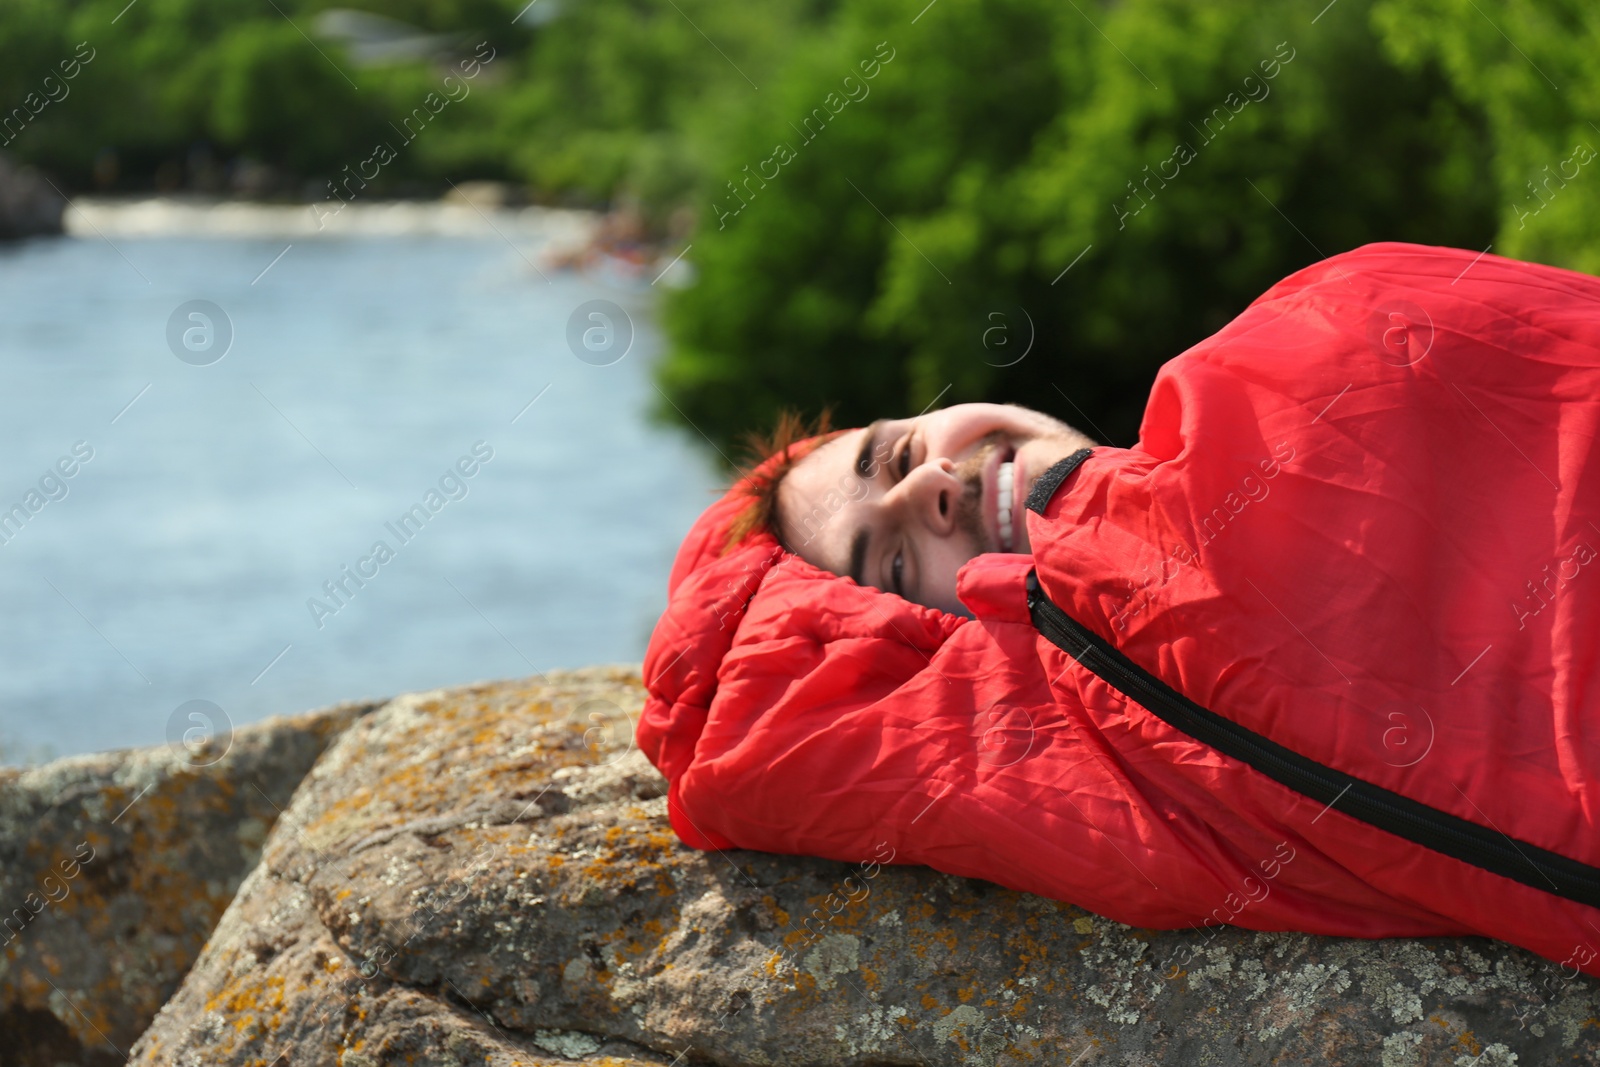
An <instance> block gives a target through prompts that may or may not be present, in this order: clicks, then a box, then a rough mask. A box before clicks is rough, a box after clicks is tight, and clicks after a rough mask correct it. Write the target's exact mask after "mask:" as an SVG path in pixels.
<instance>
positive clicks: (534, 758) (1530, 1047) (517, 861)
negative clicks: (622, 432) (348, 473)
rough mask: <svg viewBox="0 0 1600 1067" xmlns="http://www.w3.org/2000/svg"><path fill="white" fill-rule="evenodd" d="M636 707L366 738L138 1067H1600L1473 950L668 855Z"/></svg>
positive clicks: (503, 690) (424, 710)
mask: <svg viewBox="0 0 1600 1067" xmlns="http://www.w3.org/2000/svg"><path fill="white" fill-rule="evenodd" d="M642 703H643V691H642V689H641V688H640V684H639V680H638V676H637V673H636V672H635V671H634V670H632V669H626V668H590V669H587V670H582V671H571V672H561V673H554V672H553V673H552V674H551V675H550V676H549V678H548V679H546V680H544V681H540V682H532V681H529V682H506V683H497V684H488V685H477V686H469V687H464V688H461V689H455V690H447V691H438V692H433V693H425V694H415V695H413V696H410V697H405V698H401V699H398V700H395V701H392V702H391V703H390V704H389V705H387V706H386V707H384V708H383V709H380V710H379V711H377V712H375V713H374V714H372V715H371V716H369V717H367V718H366V719H364V720H363V721H361V722H360V723H358V724H357V725H356V726H354V727H353V728H352V729H351V730H350V731H348V732H347V733H346V734H345V735H344V736H343V737H342V738H341V739H340V740H339V742H338V743H337V744H336V745H335V746H334V747H333V748H332V749H330V751H329V752H328V753H327V754H326V755H325V756H324V757H323V758H322V760H320V761H319V762H318V764H317V766H316V767H315V768H314V770H313V771H312V773H311V774H310V775H309V776H308V778H307V780H306V782H305V783H304V785H303V786H302V788H301V790H300V791H299V793H297V794H296V797H295V801H294V804H293V805H292V806H291V807H290V809H289V810H288V812H287V813H286V814H285V816H284V818H283V819H281V820H280V822H279V824H278V826H277V827H276V828H275V829H274V831H273V832H272V835H271V837H270V838H269V840H268V843H267V847H266V850H265V852H264V855H263V860H262V864H261V866H260V867H258V868H257V870H256V871H255V872H254V873H253V874H252V875H251V876H250V878H249V879H248V880H247V881H246V883H245V885H244V886H243V887H241V889H240V891H239V894H238V896H237V898H236V899H235V900H234V902H233V904H232V905H231V906H230V907H229V910H228V912H227V913H226V914H225V915H224V917H223V919H222V922H221V923H220V924H219V926H218V928H217V930H216V932H215V934H214V935H213V937H212V939H211V941H210V943H209V944H208V945H207V947H206V950H205V952H204V953H203V954H202V956H201V958H200V960H199V961H198V962H197V963H196V964H195V966H194V968H193V970H192V971H191V973H190V975H189V977H188V978H187V979H186V980H185V982H184V984H183V987H182V988H181V989H180V990H179V992H178V994H177V995H176V996H174V997H173V998H172V1000H171V1001H170V1002H169V1004H168V1005H167V1007H166V1008H164V1009H163V1010H162V1012H161V1014H160V1016H159V1017H158V1018H157V1019H156V1021H155V1023H154V1024H153V1025H152V1026H151V1028H150V1030H149V1031H148V1032H147V1033H146V1034H145V1036H144V1037H143V1038H142V1039H141V1040H140V1041H139V1043H138V1046H137V1048H136V1049H135V1050H134V1062H136V1063H142V1064H168V1063H180V1064H186V1063H196V1064H198V1063H205V1064H208V1065H209V1064H224V1065H226V1064H239V1065H244V1064H262V1063H267V1064H272V1063H274V1062H275V1061H274V1059H273V1057H274V1056H278V1055H281V1054H283V1050H285V1049H292V1056H291V1058H290V1060H288V1061H287V1062H292V1063H294V1064H296V1065H300V1064H306V1065H313V1067H315V1065H322V1064H328V1065H333V1064H345V1065H349V1064H352V1063H354V1064H361V1063H369V1062H370V1063H388V1062H395V1061H397V1060H403V1058H404V1056H409V1057H411V1058H412V1060H413V1061H414V1062H417V1063H434V1062H438V1063H448V1062H457V1061H460V1062H491V1063H507V1064H509V1063H524V1064H546V1063H550V1064H553V1063H558V1062H560V1063H569V1062H572V1061H574V1060H577V1061H580V1062H584V1063H589V1064H601V1063H611V1064H644V1063H669V1062H676V1063H681V1064H708V1063H714V1064H721V1065H756V1064H779V1063H781V1064H785V1065H840V1067H845V1065H849V1067H869V1065H888V1064H923V1065H926V1067H974V1065H981V1067H997V1065H1005V1064H1028V1063H1036V1064H1059V1063H1069V1062H1073V1061H1074V1060H1076V1061H1077V1062H1080V1063H1084V1064H1089V1063H1094V1062H1107V1063H1141V1064H1157V1063H1176V1062H1185V1063H1187V1062H1196V1063H1198V1062H1204V1063H1211V1064H1218V1065H1231V1064H1268V1063H1279V1064H1298V1063H1306V1064H1311V1063H1316V1064H1324V1063H1328V1064H1341V1063H1360V1064H1368V1063H1376V1062H1379V1061H1382V1062H1384V1063H1393V1064H1396V1065H1401V1064H1406V1065H1412V1064H1414V1065H1417V1067H1434V1065H1438V1064H1454V1063H1456V1062H1458V1058H1459V1057H1462V1056H1466V1057H1467V1060H1466V1061H1465V1062H1471V1057H1474V1056H1480V1055H1481V1056H1482V1057H1483V1059H1482V1063H1485V1064H1487V1063H1490V1062H1497V1063H1510V1062H1520V1063H1523V1064H1527V1063H1545V1062H1582V1061H1584V1060H1586V1059H1587V1060H1591V1061H1592V1060H1594V1059H1596V1058H1600V1026H1597V1023H1596V1018H1597V1017H1600V995H1597V988H1596V987H1597V983H1595V982H1593V981H1591V980H1590V979H1588V978H1583V977H1577V978H1572V979H1570V980H1569V979H1568V978H1567V976H1566V975H1565V974H1564V973H1563V972H1561V971H1560V969H1559V968H1557V967H1555V966H1554V965H1553V964H1550V963H1547V962H1546V961H1543V960H1541V959H1539V958H1537V957H1535V956H1532V955H1531V954H1529V953H1527V952H1525V951H1523V950H1521V949H1516V948H1513V947H1510V946H1507V945H1503V944H1498V943H1494V942H1490V941H1487V940H1484V939H1473V938H1466V939H1447V938H1437V939H1426V940H1385V941H1361V940H1342V939H1334V938H1317V937H1309V936H1306V935H1301V934H1269V933H1257V932H1252V931H1247V930H1241V929H1232V928H1223V929H1215V930H1208V931H1205V932H1203V933H1202V932H1195V931H1165V932H1163V931H1151V930H1138V929H1133V928H1129V927H1126V926H1123V925H1122V924H1119V923H1115V922H1111V921H1109V920H1105V919H1102V918H1099V917H1097V916H1091V915H1090V914H1088V913H1086V912H1084V911H1082V910H1080V909H1078V908H1075V907H1072V906H1071V905H1069V904H1065V903H1062V902H1058V901H1052V900H1046V899H1043V898H1040V897H1035V896H1030V895H1028V894H1025V893H1017V892H1013V891H1011V890H1006V889H1002V888H1000V887H998V886H995V885H992V884H990V883H986V882H981V881H977V880H971V879H963V878H954V877H951V876H948V875H944V874H939V873H937V872H934V871H930V870H927V869H925V868H918V867H907V866H895V865H889V866H884V867H882V868H881V869H880V870H878V872H877V874H876V875H875V876H874V877H873V878H872V879H871V880H870V882H868V883H866V884H867V891H866V892H865V893H859V894H852V898H851V899H849V900H847V901H844V900H841V898H840V897H839V895H838V887H839V886H840V885H841V884H843V882H844V879H845V877H846V876H847V875H848V874H849V873H850V872H851V870H852V869H853V866H852V865H849V864H841V863H836V862H832V861H827V860H821V859H816V858H811V857H803V856H779V855H772V854H766V853H757V852H746V851H737V850H734V851H726V852H717V851H709V852H700V851H695V850H693V849H689V848H686V847H684V846H683V845H682V844H681V843H680V842H679V841H678V840H677V838H676V836H675V835H674V834H673V833H672V830H671V828H670V826H669V825H668V823H667V818H666V812H665V802H664V793H665V782H664V781H663V780H662V779H661V777H660V776H659V775H658V774H657V773H656V772H655V770H654V769H653V768H652V767H650V765H649V764H648V762H647V761H646V760H645V759H644V758H643V756H642V754H641V753H639V752H638V751H637V750H635V749H633V748H632V747H631V744H630V743H629V741H628V734H627V731H626V730H618V729H611V727H619V726H621V724H622V723H623V722H627V723H628V724H630V725H631V722H632V720H633V718H634V717H636V715H637V713H638V710H639V709H640V707H641V706H642ZM597 715H598V716H600V718H601V719H603V720H606V722H607V723H608V729H606V730H603V731H599V732H598V733H597V731H596V725H595V724H596V719H595V716H597ZM829 900H832V901H833V903H832V904H831V905H826V906H821V907H819V905H822V904H823V902H826V901H829ZM818 911H820V912H821V913H822V916H824V917H825V919H815V918H814V919H813V922H812V924H811V925H810V926H806V925H804V924H805V920H806V918H807V917H815V916H816V915H817V913H818ZM1177 959H1187V960H1188V961H1189V962H1188V964H1187V965H1186V966H1177V965H1174V964H1173V963H1172V962H1171V961H1173V960H1177ZM469 1048H470V1049H472V1050H475V1051H473V1053H472V1055H474V1056H477V1057H478V1059H476V1060H474V1059H472V1058H471V1057H470V1056H464V1055H463V1054H462V1052H461V1051H460V1050H462V1049H469ZM402 1053H403V1056H402ZM363 1057H365V1058H363ZM451 1057H454V1059H452V1058H451ZM1497 1057H1498V1059H1497ZM1512 1057H1518V1058H1517V1059H1515V1060H1514V1059H1512Z"/></svg>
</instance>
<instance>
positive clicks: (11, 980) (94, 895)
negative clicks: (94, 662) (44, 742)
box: [0, 702, 375, 1067]
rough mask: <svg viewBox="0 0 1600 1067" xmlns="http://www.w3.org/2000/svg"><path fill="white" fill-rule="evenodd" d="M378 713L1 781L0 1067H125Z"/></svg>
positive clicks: (77, 760) (50, 768) (283, 723)
mask: <svg viewBox="0 0 1600 1067" xmlns="http://www.w3.org/2000/svg"><path fill="white" fill-rule="evenodd" d="M374 706H375V705H374V704H373V703H372V702H361V703H351V704H342V705H339V706H337V707H334V708H328V709H326V710H323V711H318V712H312V713H310V714H307V715H299V716H295V717H292V718H274V719H268V720H267V721H265V722H262V723H257V724H255V725H252V726H247V727H244V728H241V729H239V730H237V731H234V732H233V733H232V735H231V742H227V743H225V742H224V740H223V734H222V733H220V732H218V733H214V734H212V735H211V737H210V738H209V741H210V744H209V745H201V744H198V743H196V744H194V745H193V746H192V747H185V746H183V745H178V746H175V747H167V746H161V747H156V748H146V749H131V750H125V751H118V752H106V753H96V754H94V755H89V756H75V757H70V758H68V759H62V760H57V761H55V762H53V763H48V764H45V765H44V766H42V767H35V768H31V769H27V770H20V769H17V768H0V908H3V909H4V911H3V914H0V1065H5V1067H34V1065H39V1067H57V1065H58V1064H85V1065H94V1067H99V1065H102V1064H106V1065H109V1064H120V1063H122V1062H123V1060H124V1057H123V1055H122V1053H123V1052H126V1051H127V1049H128V1048H129V1046H130V1045H132V1043H133V1041H134V1039H135V1038H137V1037H138V1036H139V1035H140V1034H141V1033H143V1032H144V1030H145V1027H147V1026H148V1025H149V1024H150V1020H151V1019H152V1018H153V1017H154V1016H155V1014H156V1011H157V1009H159V1008H160V1007H161V1005H162V1004H163V1003H164V1002H165V1001H166V999H167V997H169V996H171V995H172V992H173V991H174V990H175V989H177V988H178V983H179V982H180V981H182V979H183V976H184V973H185V972H187V971H188V969H189V965H190V964H191V963H193V962H194V959H195V957H196V956H198V955H199V954H200V948H201V946H202V945H204V944H205V940H206V937H207V936H208V935H209V934H210V933H211V930H212V928H213V927H214V926H215V925H216V923H217V919H218V918H219V917H220V916H221V915H222V911H223V909H224V908H226V907H227V905H228V901H229V900H231V899H232V898H233V893H234V890H235V888H236V887H237V886H238V885H239V883H240V881H242V880H243V879H244V877H245V875H246V874H248V873H249V872H250V870H251V869H252V868H254V867H255V865H256V862H257V860H258V859H259V857H260V854H261V847H262V845H263V844H264V843H265V841H266V838H267V833H268V831H269V830H270V829H271V828H272V826H273V823H274V822H275V821H276V820H277V818H278V813H279V810H280V809H281V808H284V807H287V806H288V804H289V799H290V797H291V796H292V795H293V793H294V790H295V787H296V786H297V785H299V783H300V779H301V778H303V777H304V776H305V774H306V772H307V771H308V770H310V769H311V765H312V764H313V763H314V762H316V759H317V757H318V756H319V755H320V754H321V753H322V751H323V749H324V748H326V747H327V745H328V742H329V741H330V740H331V739H332V738H333V737H334V736H336V735H337V734H338V733H339V731H341V730H343V729H345V728H346V727H348V726H349V725H350V723H351V722H353V721H355V719H356V718H357V717H358V716H359V715H361V714H362V713H364V712H366V711H368V710H370V709H371V708H372V707H374ZM185 721H187V720H185ZM198 740H199V739H198V738H195V737H191V741H195V742H198Z"/></svg>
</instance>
